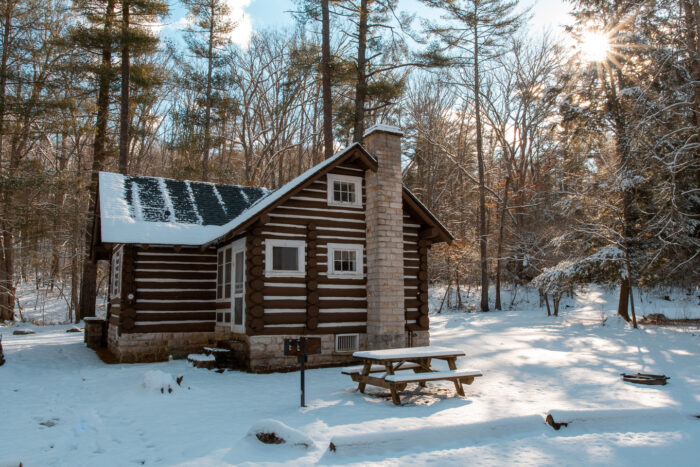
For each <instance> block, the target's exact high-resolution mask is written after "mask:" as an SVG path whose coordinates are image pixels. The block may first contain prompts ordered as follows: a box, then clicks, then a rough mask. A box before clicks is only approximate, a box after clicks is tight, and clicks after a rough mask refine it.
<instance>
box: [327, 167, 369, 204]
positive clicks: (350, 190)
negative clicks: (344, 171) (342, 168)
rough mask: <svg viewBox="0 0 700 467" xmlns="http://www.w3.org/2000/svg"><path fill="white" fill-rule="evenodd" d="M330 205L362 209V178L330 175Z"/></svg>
mask: <svg viewBox="0 0 700 467" xmlns="http://www.w3.org/2000/svg"><path fill="white" fill-rule="evenodd" d="M328 205H329V206H352V207H362V177H352V176H349V175H338V174H328Z"/></svg>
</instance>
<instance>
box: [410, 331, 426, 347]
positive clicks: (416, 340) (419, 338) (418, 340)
mask: <svg viewBox="0 0 700 467" xmlns="http://www.w3.org/2000/svg"><path fill="white" fill-rule="evenodd" d="M406 334H407V336H406V339H407V340H408V342H409V345H410V346H411V347H425V346H428V345H430V331H409V332H407V333H406Z"/></svg>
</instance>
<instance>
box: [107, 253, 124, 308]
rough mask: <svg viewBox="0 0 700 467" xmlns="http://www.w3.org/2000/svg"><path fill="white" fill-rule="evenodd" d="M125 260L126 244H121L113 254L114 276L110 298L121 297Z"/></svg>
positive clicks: (111, 282)
mask: <svg viewBox="0 0 700 467" xmlns="http://www.w3.org/2000/svg"><path fill="white" fill-rule="evenodd" d="M123 260H124V246H123V245H122V246H120V247H119V248H117V249H116V250H114V253H113V254H112V277H111V281H110V287H109V289H110V291H109V297H110V298H119V297H121V295H122V263H123Z"/></svg>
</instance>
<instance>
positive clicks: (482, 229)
mask: <svg viewBox="0 0 700 467" xmlns="http://www.w3.org/2000/svg"><path fill="white" fill-rule="evenodd" d="M477 6H478V4H477V3H475V4H474V15H475V16H476V13H477ZM477 24H478V23H476V22H475V23H474V29H473V31H474V118H475V123H476V162H477V165H478V169H479V264H480V266H481V311H489V272H488V258H487V249H486V247H487V244H486V242H487V235H488V232H487V230H488V229H487V226H486V185H485V183H484V147H483V137H482V129H481V91H480V82H479V78H480V75H479V30H478V27H477Z"/></svg>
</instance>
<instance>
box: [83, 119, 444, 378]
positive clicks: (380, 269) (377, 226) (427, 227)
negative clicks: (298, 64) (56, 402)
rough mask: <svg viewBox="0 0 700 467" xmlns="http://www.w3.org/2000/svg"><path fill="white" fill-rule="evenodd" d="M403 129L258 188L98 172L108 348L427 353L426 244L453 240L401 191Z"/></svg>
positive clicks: (98, 246) (273, 362)
mask: <svg viewBox="0 0 700 467" xmlns="http://www.w3.org/2000/svg"><path fill="white" fill-rule="evenodd" d="M401 139H402V132H401V131H400V130H399V129H398V128H396V127H391V126H386V125H375V126H374V127H372V128H370V129H369V130H368V131H367V132H366V133H365V135H364V139H363V142H362V144H359V143H355V144H352V145H350V146H349V147H347V148H345V149H344V150H343V151H341V152H339V153H338V154H336V155H334V156H333V157H331V158H329V159H326V160H325V161H323V162H321V163H320V164H318V165H316V166H314V167H312V168H311V169H309V170H308V171H306V172H304V173H303V174H301V175H299V176H298V177H296V178H294V179H293V180H291V181H290V182H289V183H287V184H286V185H284V186H282V187H280V188H278V189H276V190H273V191H269V190H266V189H264V188H253V187H245V186H231V185H222V184H213V183H203V182H191V181H177V180H171V179H165V178H157V177H140V176H127V175H120V174H114V173H106V172H101V173H100V176H99V190H98V196H99V200H98V202H97V203H96V204H97V212H96V216H97V219H98V220H99V222H95V232H93V238H95V239H96V241H95V243H94V246H93V250H94V255H93V258H95V260H99V259H103V260H109V261H110V271H111V274H110V285H109V302H108V303H109V305H108V312H107V322H106V328H107V329H106V334H107V339H106V342H107V347H108V348H109V350H110V351H111V353H112V354H114V356H115V357H116V358H117V360H118V361H121V362H139V361H156V360H162V359H166V358H168V356H170V355H172V356H178V355H183V354H186V353H188V352H196V351H200V350H201V349H202V347H203V346H207V345H219V346H220V347H221V346H224V347H225V348H227V349H230V350H232V351H233V352H234V353H235V354H236V359H237V360H238V361H239V362H242V365H243V366H244V367H246V368H247V369H248V370H250V371H254V372H266V371H276V370H285V369H291V368H296V366H297V364H298V363H297V360H296V358H295V357H285V356H284V355H283V340H284V338H290V337H299V336H317V337H320V338H321V342H322V348H321V353H320V354H317V355H310V356H309V361H308V365H309V366H326V365H335V364H343V363H347V362H349V361H351V359H352V352H353V351H356V350H365V349H383V348H396V347H406V346H419V345H428V343H429V325H430V323H429V319H428V250H429V249H430V247H431V246H432V245H434V244H436V243H439V242H451V241H452V235H451V234H450V232H449V231H448V230H447V229H446V228H445V227H444V226H443V225H442V224H441V223H440V221H439V220H438V219H437V218H436V217H435V216H434V215H433V214H432V213H431V212H430V211H429V210H428V209H427V208H426V207H425V206H424V205H423V204H422V203H421V202H420V201H419V200H418V199H417V198H416V197H415V196H414V195H413V194H412V193H411V192H410V191H409V190H408V189H407V188H406V187H404V186H403V183H402V176H401Z"/></svg>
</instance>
